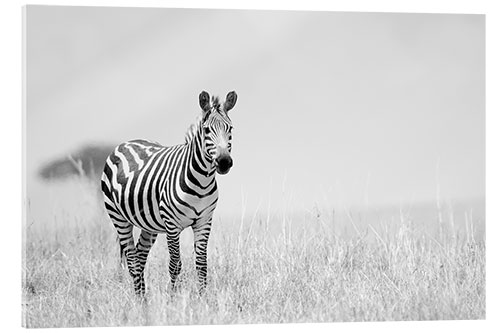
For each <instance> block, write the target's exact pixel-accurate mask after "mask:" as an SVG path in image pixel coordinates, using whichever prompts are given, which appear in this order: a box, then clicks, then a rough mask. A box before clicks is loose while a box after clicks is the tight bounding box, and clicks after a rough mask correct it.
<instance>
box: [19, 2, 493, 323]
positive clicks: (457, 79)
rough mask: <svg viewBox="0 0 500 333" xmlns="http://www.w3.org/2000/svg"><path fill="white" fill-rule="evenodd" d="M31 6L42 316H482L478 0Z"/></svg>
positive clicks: (27, 303)
mask: <svg viewBox="0 0 500 333" xmlns="http://www.w3.org/2000/svg"><path fill="white" fill-rule="evenodd" d="M24 23H25V29H26V30H25V31H26V39H25V45H24V51H25V56H26V68H25V69H26V82H25V83H26V92H25V93H26V110H25V112H26V124H25V125H26V133H25V136H26V137H25V142H26V151H25V156H26V158H25V160H24V163H25V169H26V174H25V180H26V188H27V190H26V193H25V198H24V209H25V217H26V219H25V224H24V230H23V236H24V237H23V244H24V253H23V267H24V270H23V283H22V295H23V324H24V325H25V326H26V327H75V326H125V325H127V326H129V325H136V326H137V325H178V324H242V323H297V322H344V321H395V320H458V319H484V318H485V241H484V240H485V229H484V223H485V221H484V217H485V209H484V200H485V174H484V170H485V142H484V135H485V105H484V104H485V98H484V94H485V85H484V80H485V63H484V55H485V45H484V37H485V28H484V25H485V17H484V16H483V15H469V14H403V13H349V12H312V11H308V12H300V11H294V12H291V11H256V10H204V9H165V8H164V9H158V8H113V7H108V8H99V7H63V6H27V7H26V8H25V22H24ZM233 92H234V93H233ZM131 140H135V141H131ZM215 184H217V190H215ZM156 235H157V236H156Z"/></svg>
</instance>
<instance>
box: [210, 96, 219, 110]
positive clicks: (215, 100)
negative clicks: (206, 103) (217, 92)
mask: <svg viewBox="0 0 500 333" xmlns="http://www.w3.org/2000/svg"><path fill="white" fill-rule="evenodd" d="M212 108H213V109H215V110H217V111H219V110H220V100H219V97H218V96H212Z"/></svg>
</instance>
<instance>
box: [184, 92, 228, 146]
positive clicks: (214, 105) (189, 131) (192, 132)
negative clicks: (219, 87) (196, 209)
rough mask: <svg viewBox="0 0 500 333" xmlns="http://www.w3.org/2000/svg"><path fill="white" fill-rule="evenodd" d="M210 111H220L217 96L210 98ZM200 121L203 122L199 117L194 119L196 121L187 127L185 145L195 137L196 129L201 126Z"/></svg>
mask: <svg viewBox="0 0 500 333" xmlns="http://www.w3.org/2000/svg"><path fill="white" fill-rule="evenodd" d="M212 110H217V111H220V100H219V97H218V96H212ZM202 121H203V116H202V115H199V116H198V117H197V118H196V121H195V122H194V123H193V124H191V125H190V126H189V128H188V129H187V131H186V135H185V136H184V138H185V142H186V143H190V142H191V141H192V140H193V138H194V136H195V135H196V132H198V129H199V128H200V126H201V123H202Z"/></svg>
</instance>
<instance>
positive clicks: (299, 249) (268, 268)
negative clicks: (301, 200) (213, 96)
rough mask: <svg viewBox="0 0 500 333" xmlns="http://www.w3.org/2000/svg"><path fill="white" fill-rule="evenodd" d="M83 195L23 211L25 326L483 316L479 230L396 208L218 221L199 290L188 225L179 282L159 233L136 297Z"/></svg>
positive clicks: (103, 223)
mask: <svg viewBox="0 0 500 333" xmlns="http://www.w3.org/2000/svg"><path fill="white" fill-rule="evenodd" d="M92 202H93V201H92V200H90V199H89V200H88V201H85V200H84V202H82V205H83V206H84V207H86V208H85V209H84V210H83V211H86V212H87V213H86V214H70V213H61V212H57V213H56V212H55V213H54V216H53V219H52V222H53V223H52V224H50V223H43V224H37V221H36V217H30V214H28V221H27V224H28V225H27V226H26V237H27V238H26V239H25V245H26V253H25V258H24V264H25V266H24V267H25V271H24V272H23V273H24V274H23V275H24V279H23V286H22V288H23V298H24V299H23V312H24V313H23V318H24V325H25V326H27V327H68V326H69V327H72V326H119V325H172V324H175V325H177V324H236V323H280V322H333V321H381V320H438V319H484V318H485V245H484V240H482V239H484V236H483V237H479V240H478V239H477V237H473V236H474V235H472V234H471V229H470V228H467V229H463V228H461V229H458V228H455V227H454V225H451V224H450V223H449V222H450V221H447V222H446V221H445V222H443V221H441V222H442V223H444V225H446V228H440V229H441V232H433V233H432V234H431V233H430V232H428V231H422V229H419V228H418V227H416V226H414V224H413V223H412V222H411V220H410V219H407V218H406V217H403V216H397V217H396V218H397V219H396V222H395V223H394V224H392V227H391V228H384V227H383V225H382V227H381V226H379V225H375V224H366V225H365V226H364V227H363V226H360V225H358V226H357V227H356V229H357V230H358V231H357V232H353V233H352V234H351V235H349V237H347V236H345V235H341V234H340V233H339V232H336V231H335V230H336V229H335V228H334V227H333V226H332V223H330V224H329V223H327V222H326V221H329V220H330V218H331V217H329V216H324V217H321V214H314V216H311V218H310V219H309V220H308V219H306V220H305V222H303V223H292V221H291V218H287V217H286V216H285V217H284V218H280V219H278V218H271V219H270V220H269V221H267V219H266V218H263V219H262V220H261V219H260V218H259V217H258V216H256V217H253V218H251V219H248V218H246V219H244V220H243V224H242V225H239V221H238V222H237V223H235V224H228V223H226V225H224V223H225V222H224V221H216V223H215V225H214V230H213V231H212V236H211V239H210V243H209V281H208V289H207V292H206V294H205V295H204V296H203V297H199V296H198V294H197V291H196V282H195V281H196V277H195V270H194V260H193V251H192V245H191V243H190V239H189V238H190V235H189V231H188V233H187V234H186V235H184V237H183V238H184V239H183V240H182V241H183V243H182V251H183V252H182V260H183V272H182V273H181V280H180V283H181V284H180V290H179V292H178V293H176V294H173V295H172V294H170V293H169V291H168V290H166V286H167V282H168V269H167V267H168V265H167V263H168V254H167V250H166V240H165V237H160V238H159V240H158V242H157V244H155V246H154V248H153V250H152V252H151V255H150V259H149V261H148V264H147V267H146V283H147V286H148V291H147V295H146V296H147V301H146V302H141V301H139V300H138V299H137V298H136V297H135V295H134V292H133V287H132V283H131V279H130V278H129V276H128V274H127V273H126V272H125V271H122V270H121V269H119V266H118V263H119V259H118V248H117V244H116V242H115V234H114V230H113V228H112V226H111V223H110V222H109V221H108V220H107V219H106V217H105V215H104V214H103V212H102V211H101V210H100V209H96V207H97V206H96V204H92ZM93 205H94V206H93ZM87 206H88V207H87ZM441 219H442V217H441ZM249 220H250V221H249ZM352 222H353V223H355V222H356V221H354V220H353V221H352ZM470 222H471V223H470V225H469V227H470V226H472V225H473V224H472V221H470ZM338 227H339V226H338V225H337V226H336V228H338ZM341 227H342V226H341ZM270 229H273V231H272V232H271V231H270Z"/></svg>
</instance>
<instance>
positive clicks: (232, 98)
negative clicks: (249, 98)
mask: <svg viewBox="0 0 500 333" xmlns="http://www.w3.org/2000/svg"><path fill="white" fill-rule="evenodd" d="M237 99H238V95H236V92H235V91H231V92H230V93H228V94H227V96H226V101H225V102H224V111H226V112H227V111H229V110H231V109H232V108H233V107H234V105H235V104H236V100H237Z"/></svg>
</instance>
